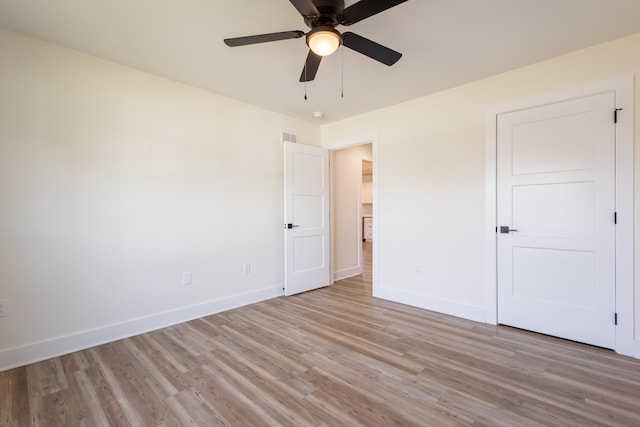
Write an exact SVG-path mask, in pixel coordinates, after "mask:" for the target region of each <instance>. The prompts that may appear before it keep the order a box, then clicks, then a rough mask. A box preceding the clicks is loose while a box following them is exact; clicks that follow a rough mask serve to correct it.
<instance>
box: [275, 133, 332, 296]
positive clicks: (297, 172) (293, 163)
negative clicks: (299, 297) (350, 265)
mask: <svg viewBox="0 0 640 427" xmlns="http://www.w3.org/2000/svg"><path fill="white" fill-rule="evenodd" d="M284 144H285V145H284V182H285V189H284V193H285V194H284V196H285V197H284V200H285V202H284V212H285V218H284V221H285V230H284V234H285V240H284V241H285V257H284V259H285V266H284V267H285V278H284V293H285V295H293V294H297V293H300V292H305V291H310V290H312V289H317V288H320V287H323V286H327V285H329V284H330V263H329V259H330V255H331V248H330V242H329V150H326V149H323V148H319V147H312V146H308V145H302V144H296V143H291V142H285V143H284Z"/></svg>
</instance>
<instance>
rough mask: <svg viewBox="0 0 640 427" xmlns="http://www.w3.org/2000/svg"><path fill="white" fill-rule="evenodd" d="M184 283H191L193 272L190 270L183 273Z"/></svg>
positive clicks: (186, 284)
mask: <svg viewBox="0 0 640 427" xmlns="http://www.w3.org/2000/svg"><path fill="white" fill-rule="evenodd" d="M182 284H183V285H184V286H188V285H190V284H191V272H190V271H185V272H184V273H182Z"/></svg>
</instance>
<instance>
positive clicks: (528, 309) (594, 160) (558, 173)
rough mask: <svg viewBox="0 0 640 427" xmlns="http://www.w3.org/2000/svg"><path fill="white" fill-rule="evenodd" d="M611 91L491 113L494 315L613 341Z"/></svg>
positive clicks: (604, 343) (607, 344) (599, 340)
mask: <svg viewBox="0 0 640 427" xmlns="http://www.w3.org/2000/svg"><path fill="white" fill-rule="evenodd" d="M614 102H615V99H614V95H613V93H605V94H600V95H594V96H588V97H584V98H580V99H575V100H570V101H565V102H560V103H556V104H551V105H547V106H542V107H537V108H532V109H528V110H522V111H517V112H513V113H508V114H503V115H500V116H499V117H498V159H497V160H498V176H497V183H498V184H497V185H498V225H500V226H507V227H508V228H509V229H510V230H513V231H510V232H508V233H498V321H499V323H502V324H507V325H511V326H516V327H519V328H523V329H529V330H532V331H537V332H542V333H545V334H549V335H555V336H559V337H563V338H568V339H572V340H576V341H581V342H586V343H589V344H594V345H598V346H602V347H608V348H613V346H614V343H615V329H614V321H613V319H614V313H615V225H614V222H613V213H614V211H615V180H614V177H615V170H614V161H615V158H614V150H615V128H614V124H613V120H612V117H613V110H614Z"/></svg>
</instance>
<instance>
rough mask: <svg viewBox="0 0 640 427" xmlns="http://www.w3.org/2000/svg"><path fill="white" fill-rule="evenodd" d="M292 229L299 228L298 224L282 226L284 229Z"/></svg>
mask: <svg viewBox="0 0 640 427" xmlns="http://www.w3.org/2000/svg"><path fill="white" fill-rule="evenodd" d="M293 227H300V226H299V225H298V224H291V223H289V224H285V225H284V228H293Z"/></svg>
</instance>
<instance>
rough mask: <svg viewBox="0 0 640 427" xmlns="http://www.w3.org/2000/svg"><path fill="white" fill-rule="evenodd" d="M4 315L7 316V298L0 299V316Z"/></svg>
mask: <svg viewBox="0 0 640 427" xmlns="http://www.w3.org/2000/svg"><path fill="white" fill-rule="evenodd" d="M6 316H7V300H6V299H2V300H0V317H6Z"/></svg>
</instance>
